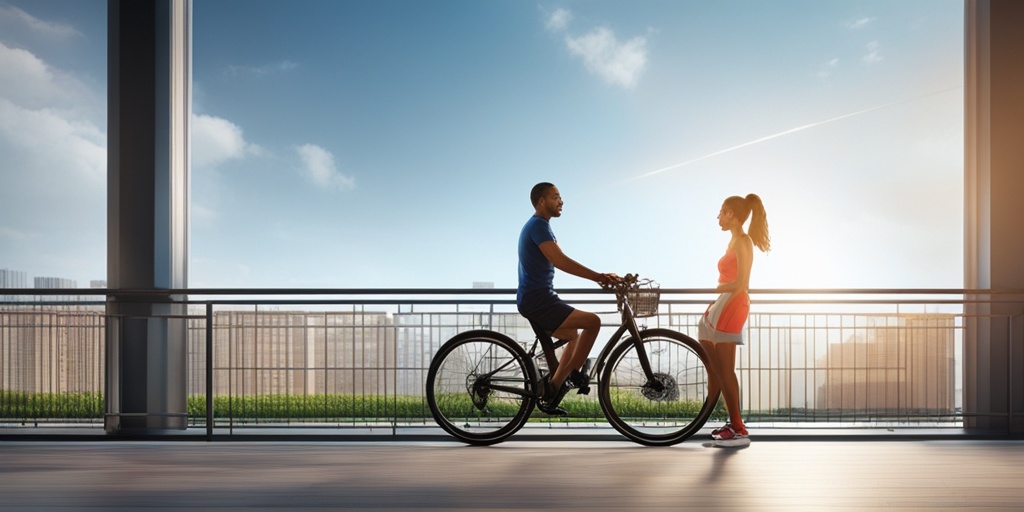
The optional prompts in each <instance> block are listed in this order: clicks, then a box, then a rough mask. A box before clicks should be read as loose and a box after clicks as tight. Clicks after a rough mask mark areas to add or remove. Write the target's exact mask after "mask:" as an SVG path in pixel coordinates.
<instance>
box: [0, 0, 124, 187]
mask: <svg viewBox="0 0 1024 512" xmlns="http://www.w3.org/2000/svg"><path fill="white" fill-rule="evenodd" d="M11 9H13V8H9V9H0V12H2V13H3V15H2V16H10V15H11V12H13V11H11ZM15 11H17V10H15ZM17 12H20V11H17ZM101 112H103V109H102V108H101V102H100V101H99V99H98V97H97V96H96V95H95V94H94V93H93V92H92V91H90V90H89V89H88V88H87V87H86V86H84V85H83V84H82V83H81V82H80V81H79V80H77V79H76V78H75V77H74V76H72V75H70V74H67V73H64V72H62V71H60V70H57V69H54V68H52V67H51V66H49V65H48V64H47V63H46V62H44V61H43V60H42V59H40V58H39V57H37V56H36V55H35V54H33V53H31V52H29V51H27V50H23V49H20V48H12V47H9V46H7V45H5V44H3V43H0V142H3V143H5V144H7V145H8V147H10V148H11V150H13V151H15V152H16V153H12V154H8V155H6V157H7V159H8V162H10V161H11V160H12V159H13V158H17V159H18V161H19V162H21V165H22V167H20V168H19V169H18V172H19V173H21V174H22V175H23V176H22V180H23V181H24V180H33V181H35V182H37V183H36V185H39V184H44V185H45V184H46V183H47V182H49V181H52V180H54V179H57V180H59V182H58V183H54V184H63V185H68V186H70V187H80V186H82V185H83V184H86V185H89V186H100V185H102V184H103V183H104V179H105V176H106V167H107V150H106V145H107V142H106V133H105V132H104V130H103V129H102V127H101V126H102V125H101V122H102V118H100V116H101V115H103V114H101ZM55 148H59V151H55ZM69 178H70V179H69ZM82 180H84V182H83V181H82Z"/></svg>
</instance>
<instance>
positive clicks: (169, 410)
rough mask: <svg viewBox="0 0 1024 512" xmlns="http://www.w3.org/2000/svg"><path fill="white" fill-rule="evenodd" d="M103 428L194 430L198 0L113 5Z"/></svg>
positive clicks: (127, 0) (132, 0)
mask: <svg viewBox="0 0 1024 512" xmlns="http://www.w3.org/2000/svg"><path fill="white" fill-rule="evenodd" d="M108 31H109V32H108V61H107V67H108V71H107V73H108V84H109V85H108V87H109V90H108V149H107V154H108V164H107V174H108V177H107V196H108V197H107V208H108V213H107V217H108V218H107V280H108V286H109V288H111V289H112V290H114V291H115V293H114V294H113V295H112V296H111V298H110V299H109V300H108V304H107V312H108V314H109V315H110V316H109V317H110V321H109V325H108V336H107V384H106V392H107V393H106V396H107V405H106V413H107V414H106V420H105V428H106V430H107V432H109V433H117V432H123V433H139V432H149V431H159V430H167V429H183V428H185V427H186V423H187V422H186V419H187V418H186V413H187V405H186V402H187V391H188V390H187V367H186V361H187V357H186V356H187V344H186V325H185V320H184V319H182V318H177V317H180V316H181V315H182V314H184V313H185V309H184V307H183V306H180V305H176V304H172V303H171V299H179V298H182V297H169V296H168V297H158V295H153V294H145V295H136V296H135V297H132V296H129V295H128V294H125V293H117V292H125V291H129V290H135V291H144V292H149V291H156V290H169V289H184V288H186V287H187V275H188V267H187V261H188V204H189V198H188V191H189V181H188V180H189V166H188V154H189V152H188V128H189V117H190V115H191V105H190V97H191V94H190V93H191V76H190V75H191V65H190V62H191V48H190V46H191V36H190V34H191V0H110V1H109V3H108Z"/></svg>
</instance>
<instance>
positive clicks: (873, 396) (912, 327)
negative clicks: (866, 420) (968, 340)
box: [817, 314, 956, 415]
mask: <svg viewBox="0 0 1024 512" xmlns="http://www.w3.org/2000/svg"><path fill="white" fill-rule="evenodd" d="M954 321H955V318H954V317H953V316H952V315H940V314H900V315H895V316H891V317H879V318H878V319H877V321H876V322H874V324H873V325H870V326H866V327H863V328H860V329H858V331H859V332H858V334H856V335H855V336H853V337H851V338H850V339H847V340H845V341H843V342H842V343H838V344H835V345H832V346H831V347H830V348H829V352H828V355H827V356H825V358H824V364H819V367H823V368H825V371H826V377H825V383H824V385H823V386H821V388H820V389H819V392H818V395H817V406H818V408H819V409H828V410H833V411H846V412H865V411H869V412H885V413H888V414H898V415H903V414H908V415H913V414H950V413H952V412H953V410H954V407H955V385H956V382H955V381H956V371H955V355H954V348H955V339H954V333H955V330H956V329H955V324H954Z"/></svg>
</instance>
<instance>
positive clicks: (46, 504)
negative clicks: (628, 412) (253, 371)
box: [0, 439, 1024, 511]
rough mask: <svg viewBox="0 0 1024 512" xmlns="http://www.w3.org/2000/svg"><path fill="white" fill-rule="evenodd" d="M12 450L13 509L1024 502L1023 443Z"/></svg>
mask: <svg viewBox="0 0 1024 512" xmlns="http://www.w3.org/2000/svg"><path fill="white" fill-rule="evenodd" d="M0 460H2V464H0V510H25V509H40V508H41V509H47V510H79V509H85V508H92V509H94V510H101V509H102V510H109V509H119V508H120V509H123V510H128V509H131V510H139V509H148V510H178V509H181V510H184V509H190V510H200V509H201V510H216V509H234V510H272V509H317V510H375V511H392V510H402V511H405V510H472V511H515V510H585V511H603V510H616V511H638V510H779V511H781V510H785V511H792V510H1022V509H1024V441H995V440H991V441H990V440H941V441H914V440H911V441H906V440H900V441H890V440H884V441H878V440H871V439H863V440H848V441H807V440H792V441H770V442H768V441H765V442H758V441H757V440H756V439H755V441H754V443H753V444H751V446H749V447H747V448H744V449H721V448H705V447H702V446H701V444H700V441H698V440H691V441H688V442H686V443H683V444H681V445H678V446H674V447H671V448H645V447H641V446H637V445H634V444H631V443H628V442H625V441H623V442H608V441H582V442H563V441H519V442H517V441H515V440H511V441H508V442H505V443H503V444H501V445H498V446H495V447H489V448H477V447H468V446H463V445H461V444H457V443H455V442H380V443H349V442H219V443H203V442H122V441H118V442H93V443H90V442H21V441H14V442H0Z"/></svg>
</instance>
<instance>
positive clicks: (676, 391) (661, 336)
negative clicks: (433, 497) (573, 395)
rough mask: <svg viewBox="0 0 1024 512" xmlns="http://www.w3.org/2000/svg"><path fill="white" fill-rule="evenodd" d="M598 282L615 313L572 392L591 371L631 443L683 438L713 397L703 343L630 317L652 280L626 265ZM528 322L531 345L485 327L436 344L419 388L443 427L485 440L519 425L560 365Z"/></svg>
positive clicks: (649, 298)
mask: <svg viewBox="0 0 1024 512" xmlns="http://www.w3.org/2000/svg"><path fill="white" fill-rule="evenodd" d="M605 289H608V290H610V291H613V292H615V297H616V304H617V308H618V311H619V312H620V313H621V317H622V321H621V323H620V325H619V327H618V329H617V330H616V331H615V333H614V334H612V336H611V337H610V338H609V339H608V341H607V342H606V344H605V346H604V348H603V349H602V351H601V353H600V355H599V356H598V357H597V359H596V363H595V364H593V365H592V366H591V367H590V368H586V367H585V369H584V371H583V374H584V375H585V378H584V379H582V380H583V382H577V383H576V388H577V392H578V393H580V394H587V393H589V391H590V383H591V381H594V380H595V379H596V385H597V389H598V401H599V403H600V406H601V410H602V412H603V413H604V416H605V418H606V419H607V420H608V422H609V423H610V424H611V425H612V427H614V428H615V430H617V431H618V432H619V433H621V434H622V435H623V436H625V437H626V438H628V439H630V440H632V441H634V442H637V443H640V444H644V445H649V446H667V445H672V444H676V443H679V442H682V441H684V440H686V439H687V438H688V437H690V436H691V435H693V434H694V433H696V432H697V431H698V430H700V428H701V427H703V426H704V423H705V422H707V420H708V418H709V417H710V416H711V413H712V411H713V410H714V408H715V404H716V403H717V397H716V399H715V400H708V397H707V392H708V380H709V379H710V376H709V372H708V369H707V365H708V360H707V355H706V353H705V351H704V349H703V348H702V347H701V345H700V343H698V342H697V341H695V340H694V339H693V338H691V337H689V336H686V335H685V334H682V333H680V332H678V331H675V330H671V329H661V328H658V329H646V328H642V327H639V326H638V325H637V322H636V318H638V317H647V316H654V315H656V314H657V312H658V304H659V302H660V289H659V288H658V287H657V286H656V285H655V284H654V283H653V282H652V281H650V280H640V279H639V278H637V276H635V275H632V274H631V275H627V276H626V277H625V278H623V279H622V280H620V281H619V282H617V283H615V284H613V285H610V286H607V287H605ZM634 308H635V309H634ZM531 326H532V327H533V329H534V332H535V333H536V335H537V337H536V339H535V340H534V341H533V345H532V346H531V347H530V350H529V351H527V350H526V348H525V346H524V345H522V344H520V343H518V342H516V341H514V340H513V339H511V338H510V337H508V336H506V335H504V334H502V333H499V332H496V331H491V330H473V331H467V332H463V333H460V334H457V335H455V336H454V337H452V338H451V339H449V340H448V341H446V342H445V343H444V344H443V345H442V346H441V348H440V349H439V350H438V352H437V354H436V355H435V356H434V358H433V359H432V360H431V363H430V369H429V370H428V372H427V381H426V394H427V403H428V405H429V406H430V412H431V414H432V415H433V417H434V420H435V421H436V422H437V424H438V425H439V426H440V427H441V428H442V429H444V430H445V431H446V432H448V433H449V434H451V435H452V436H454V437H455V438H457V439H459V440H460V441H463V442H465V443H468V444H473V445H491V444H495V443H499V442H501V441H503V440H505V439H507V438H508V437H509V436H511V435H512V434H514V433H516V432H517V431H518V430H519V429H520V428H522V427H523V425H525V424H526V422H527V421H528V420H529V418H530V416H531V414H532V413H533V409H534V406H535V405H536V404H537V400H538V399H539V398H540V395H541V393H542V391H541V390H542V389H543V388H542V386H541V381H542V379H543V377H544V375H545V374H547V372H548V371H551V372H553V371H554V369H555V368H556V367H557V365H558V362H557V358H556V356H555V350H556V349H557V348H559V347H560V346H562V345H564V344H565V343H566V342H565V341H564V340H558V341H554V340H552V339H551V337H550V336H548V335H547V334H546V333H545V332H544V331H543V330H541V329H538V328H537V326H534V325H533V324H532V323H531ZM624 336H625V337H624ZM538 346H539V347H540V348H541V352H539V353H538V352H537V348H538ZM589 361H590V360H589V359H588V362H589Z"/></svg>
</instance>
